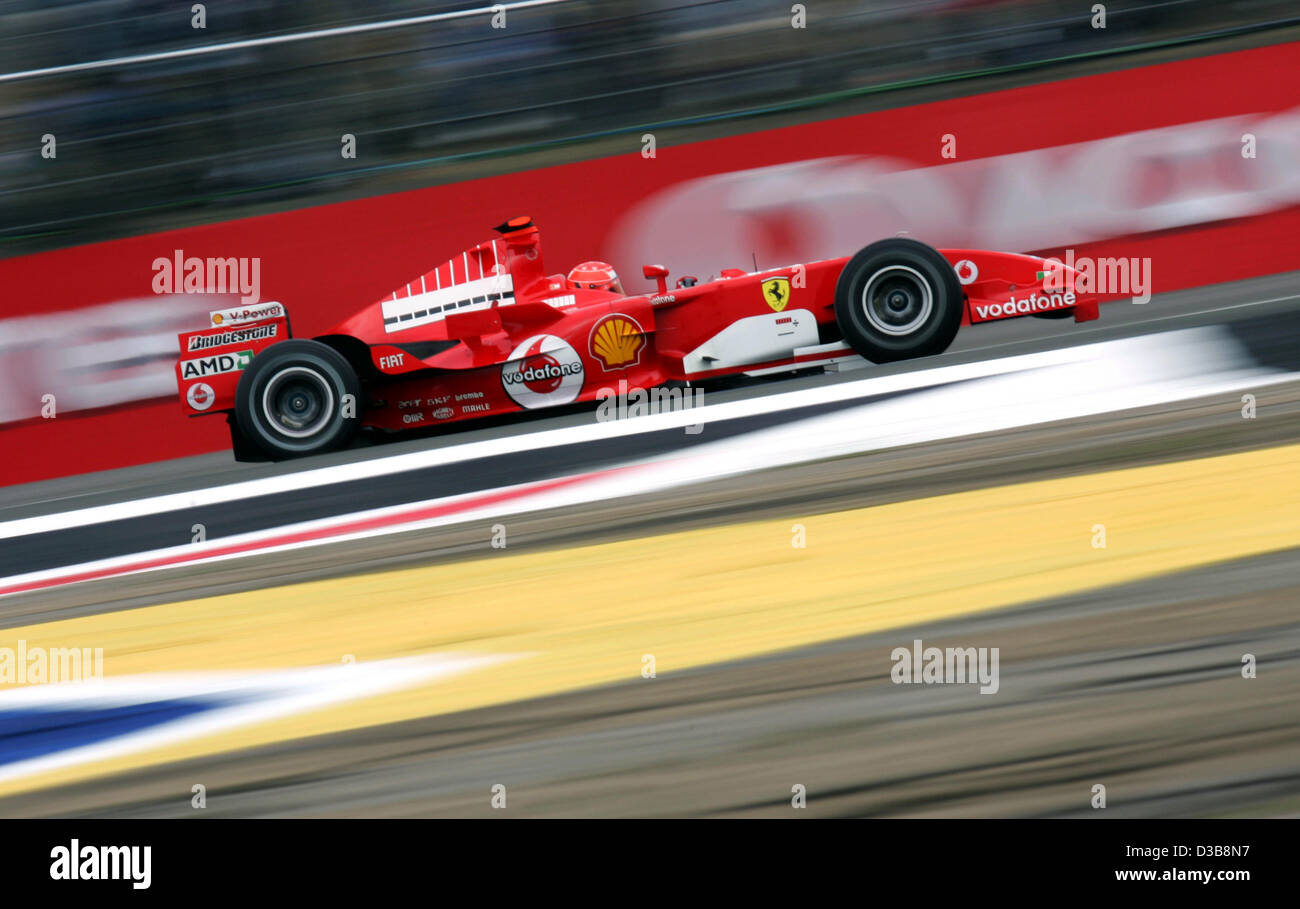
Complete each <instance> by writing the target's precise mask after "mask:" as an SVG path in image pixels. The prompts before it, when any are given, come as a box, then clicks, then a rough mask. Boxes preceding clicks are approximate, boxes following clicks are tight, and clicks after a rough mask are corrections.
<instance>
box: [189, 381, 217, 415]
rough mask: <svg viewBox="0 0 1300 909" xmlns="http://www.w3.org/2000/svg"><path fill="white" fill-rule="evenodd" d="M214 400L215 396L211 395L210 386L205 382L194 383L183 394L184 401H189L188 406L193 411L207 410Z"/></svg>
mask: <svg viewBox="0 0 1300 909" xmlns="http://www.w3.org/2000/svg"><path fill="white" fill-rule="evenodd" d="M216 399H217V396H216V395H215V394H213V393H212V386H211V385H209V384H208V383H207V382H195V383H194V384H193V385H191V386H190V387H189V390H188V391H186V392H185V400H187V401H189V402H190V406H191V407H193V408H194V409H195V410H207V409H208V408H209V407H211V406H212V402H213V401H215V400H216Z"/></svg>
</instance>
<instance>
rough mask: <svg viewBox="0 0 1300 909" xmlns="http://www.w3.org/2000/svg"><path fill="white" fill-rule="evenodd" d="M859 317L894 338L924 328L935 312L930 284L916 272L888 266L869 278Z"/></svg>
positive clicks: (863, 293) (902, 267)
mask: <svg viewBox="0 0 1300 909" xmlns="http://www.w3.org/2000/svg"><path fill="white" fill-rule="evenodd" d="M861 305H862V314H863V315H864V316H866V318H867V321H868V322H869V323H870V324H871V327H872V328H874V329H875V330H876V331H879V332H882V333H884V334H887V335H893V336H895V337H898V336H902V335H909V334H911V333H912V332H914V331H916V330H917V328H919V327H920V326H922V325H924V324H925V322H926V320H928V319H929V318H930V313H932V312H933V311H934V294H933V293H931V291H930V282H929V281H927V280H926V279H925V277H924V276H923V275H922V274H921V273H920V272H919V271H917V270H916V269H914V268H909V267H908V266H906V265H890V266H889V267H888V268H882V269H880V271H878V272H876V273H875V274H874V275H872V276H871V280H869V281H868V282H867V286H866V287H865V288H863V291H862V301H861Z"/></svg>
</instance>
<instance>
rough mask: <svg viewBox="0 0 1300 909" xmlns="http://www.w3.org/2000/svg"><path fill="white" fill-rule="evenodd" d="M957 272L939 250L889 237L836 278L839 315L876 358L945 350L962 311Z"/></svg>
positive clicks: (846, 331)
mask: <svg viewBox="0 0 1300 909" xmlns="http://www.w3.org/2000/svg"><path fill="white" fill-rule="evenodd" d="M962 300H963V296H962V290H961V283H960V282H959V281H958V280H957V272H956V271H954V270H953V267H952V265H951V264H950V263H949V262H948V260H947V259H945V258H944V257H943V256H942V255H941V254H940V253H939V251H938V250H936V249H934V248H933V247H931V246H927V245H925V244H924V243H919V242H917V241H916V240H908V239H905V238H901V237H900V238H891V239H889V240H880V241H878V242H876V243H872V244H871V245H870V246H868V247H866V248H865V249H862V250H859V251H858V253H857V254H856V255H854V256H853V258H851V259H849V261H848V262H847V263H846V264H845V266H844V270H843V271H841V272H840V278H839V281H838V282H836V284H835V321H836V323H837V324H838V325H839V327H840V332H841V333H842V334H843V335H844V340H845V341H847V342H848V344H849V346H850V347H852V348H853V349H854V350H855V351H857V352H858V353H859V354H861V355H862V356H863V357H865V358H866V359H868V360H870V361H871V362H873V363H891V362H893V361H895V360H910V359H913V358H915V357H928V356H933V355H935V354H940V353H943V352H944V351H945V350H947V349H948V345H950V344H951V343H952V339H953V338H954V337H956V335H957V329H958V328H959V327H960V326H961V315H962Z"/></svg>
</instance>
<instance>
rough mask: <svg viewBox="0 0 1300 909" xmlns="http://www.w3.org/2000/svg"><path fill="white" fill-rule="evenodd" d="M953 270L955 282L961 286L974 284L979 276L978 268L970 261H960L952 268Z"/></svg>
mask: <svg viewBox="0 0 1300 909" xmlns="http://www.w3.org/2000/svg"><path fill="white" fill-rule="evenodd" d="M953 270H954V271H956V272H957V280H958V281H960V282H961V283H962V284H974V283H975V281H976V279H977V278H979V276H980V270H979V267H978V266H976V264H975V263H974V262H972V261H971V260H970V259H962V260H961V261H960V262H958V263H957V264H956V265H954V266H953Z"/></svg>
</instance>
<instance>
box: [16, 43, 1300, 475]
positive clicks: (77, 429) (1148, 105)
mask: <svg viewBox="0 0 1300 909" xmlns="http://www.w3.org/2000/svg"><path fill="white" fill-rule="evenodd" d="M1298 63H1300V45H1297V44H1284V45H1277V46H1274V47H1267V48H1261V49H1257V50H1250V51H1242V52H1237V53H1232V54H1224V55H1218V56H1212V57H1203V58H1199V59H1193V60H1187V61H1180V62H1175V63H1168V64H1161V65H1158V66H1151V67H1143V68H1139V69H1133V70H1124V71H1119V72H1114V73H1108V74H1103V75H1096V76H1088V77H1084V78H1079V79H1072V80H1065V81H1061V82H1053V83H1046V84H1042V85H1035V86H1029V87H1024V88H1018V89H1012V90H1008V91H1001V92H996V93H990V94H984V95H977V96H972V97H967V98H961V99H956V100H952V101H942V102H937V103H933V104H925V105H920V106H916V107H908V108H900V109H896V110H888V111H882V112H877V113H871V114H864V115H861V116H855V117H848V118H842V119H837V120H828V121H823V122H818V123H811V124H806V125H801V126H793V127H788V128H783V129H776V130H768V131H763V132H755V133H749V134H745V135H742V136H736V137H732V138H726V139H718V140H712V141H707V142H698V143H692V144H688V145H682V146H677V147H660V148H659V149H658V152H657V156H656V157H655V158H653V159H646V158H644V157H642V155H641V154H640V148H641V144H640V140H639V137H629V144H630V145H631V146H633V148H634V149H635V150H634V151H632V152H631V153H629V154H627V155H623V156H618V157H611V158H603V159H598V160H593V161H583V162H578V163H574V164H568V165H563V166H558V167H551V168H546V169H543V170H536V171H530V172H525V173H518V174H509V175H504V176H499V177H493V178H489V179H483V180H476V181H471V182H465V183H458V184H452V185H447V186H440V187H433V188H430V189H424V190H416V191H411V192H405V193H398V194H393V195H387V196H379V197H374V198H369V199H364V200H360V201H355V202H348V203H342V204H336V205H328V206H318V207H313V208H306V209H300V210H297V211H291V212H285V213H280V214H274V215H267V216H262V217H257V218H249V219H243V220H240V221H232V222H225V223H220V224H213V225H208V226H204V227H197V228H192V229H186V230H178V231H170V232H165V233H159V234H152V235H148V236H142V237H133V238H129V239H124V240H119V241H113V242H108V243H101V244H95V245H90V246H82V247H74V248H70V249H64V250H58V251H55V252H50V253H44V254H40V255H34V256H27V257H20V258H14V259H8V260H4V261H0V292H2V293H3V298H2V307H3V308H2V310H0V317H2V318H6V319H8V318H10V317H13V316H18V315H36V314H48V313H52V312H56V311H64V310H74V309H77V308H79V307H86V306H92V305H96V304H102V303H107V302H110V301H114V300H122V299H128V298H140V297H147V296H149V295H150V294H151V282H152V280H153V277H154V273H153V271H152V263H153V261H154V259H155V258H157V257H159V256H164V257H170V256H171V255H172V253H173V250H176V249H182V250H184V252H185V254H186V255H187V256H199V257H207V256H221V257H260V259H261V280H262V299H264V300H279V301H282V302H284V303H286V304H287V305H288V307H289V310H290V313H291V315H292V318H293V328H294V333H295V335H298V336H308V335H311V334H313V333H317V332H319V331H321V330H323V329H324V328H325V327H327V326H328V325H330V324H332V323H333V322H335V321H337V320H338V319H339V318H340V317H342V316H344V315H346V314H347V313H349V312H350V311H352V310H353V309H355V308H356V307H358V306H360V305H363V304H365V303H367V302H369V301H371V300H373V299H376V298H377V297H379V296H380V295H382V294H383V293H385V292H386V291H388V290H390V289H391V288H392V286H395V285H397V284H399V283H401V282H403V281H405V280H406V279H407V278H409V277H410V276H412V275H418V274H419V273H421V272H422V271H424V270H426V269H428V268H429V267H431V266H432V265H434V264H436V263H437V262H438V261H441V260H442V259H444V258H446V257H447V256H448V255H450V254H452V253H454V252H457V251H459V250H460V249H462V248H464V247H466V246H468V245H470V244H472V243H474V242H477V241H479V240H481V239H484V238H485V237H486V236H487V235H489V233H490V231H489V228H490V226H491V225H492V224H496V223H499V222H500V221H501V220H503V219H505V218H507V217H509V216H512V215H515V214H529V215H532V216H533V218H534V219H536V220H537V222H538V223H539V224H540V225H541V226H542V230H543V236H544V240H545V254H546V259H547V263H548V266H549V267H550V269H551V270H552V271H561V270H567V268H568V267H569V265H571V264H573V263H575V262H577V261H580V260H582V259H586V258H593V257H601V256H605V257H612V256H613V251H614V250H615V248H616V245H617V244H616V243H615V240H614V238H613V233H614V231H615V228H616V226H617V224H618V222H619V219H620V217H621V216H623V215H624V213H626V212H627V210H628V209H629V208H631V207H632V206H634V205H636V204H637V203H638V202H640V201H642V200H645V199H646V198H647V197H650V196H652V195H653V194H655V193H656V192H659V191H662V190H663V189H664V188H665V187H669V186H672V185H674V184H679V183H682V182H683V181H687V180H693V179H697V178H700V177H704V176H708V175H713V174H721V173H726V172H731V171H737V170H743V169H747V168H759V167H768V166H771V165H776V164H783V163H787V162H795V161H800V160H803V159H808V158H826V157H829V156H834V155H846V156H864V155H883V156H889V157H891V158H893V159H903V160H904V161H905V162H910V166H913V167H930V166H939V165H945V166H947V165H950V164H951V163H952V162H949V161H947V160H946V159H944V158H942V157H941V156H940V150H941V141H940V137H941V136H942V135H944V134H953V135H955V136H957V137H958V141H959V146H958V148H959V152H960V157H959V160H961V161H968V160H972V159H977V158H985V157H989V156H997V155H1007V154H1010V153H1015V152H1022V151H1027V150H1031V149H1036V148H1044V147H1048V146H1058V145H1066V144H1069V143H1079V142H1088V141H1090V140H1096V139H1101V138H1104V137H1107V136H1115V135H1119V134H1122V133H1130V132H1137V131H1142V130H1149V129H1153V128H1157V127H1165V126H1173V125H1176V124H1183V123H1189V122H1193V121H1202V120H1211V119H1215V118H1222V117H1230V116H1234V115H1254V114H1267V113H1270V112H1278V111H1287V110H1290V109H1291V108H1294V107H1296V106H1297V105H1298V104H1300V75H1297V74H1298V73H1300V66H1297V64H1298ZM1292 148H1294V146H1292ZM362 151H363V155H364V149H363V150H362ZM1260 153H1261V154H1264V153H1265V150H1261V152H1260ZM1292 166H1293V167H1294V166H1295V165H1294V163H1293V165H1292ZM1297 237H1300V206H1296V205H1294V204H1291V205H1288V206H1285V207H1281V208H1278V209H1277V210H1274V211H1268V212H1264V213H1259V214H1254V215H1252V216H1250V217H1244V218H1232V219H1227V220H1220V221H1214V222H1212V223H1205V224H1201V225H1196V226H1191V227H1186V228H1180V229H1177V230H1166V231H1158V232H1154V233H1145V234H1142V235H1139V236H1129V237H1125V238H1117V239H1112V240H1106V241H1100V242H1091V243H1080V244H1078V245H1077V246H1076V250H1077V252H1078V254H1080V255H1099V254H1100V255H1104V254H1107V252H1106V251H1107V250H1111V249H1116V248H1120V247H1122V254H1123V255H1125V256H1151V257H1152V258H1153V260H1154V261H1155V262H1156V263H1157V269H1158V271H1159V273H1160V282H1159V284H1158V286H1157V288H1156V289H1157V290H1158V291H1167V290H1173V289H1177V288H1179V287H1186V286H1194V285H1200V284H1207V283H1215V282H1220V281H1229V280H1235V279H1239V278H1243V277H1248V276H1253V275H1258V274H1267V273H1273V272H1278V271H1285V270H1289V269H1294V268H1297V267H1300V254H1297V251H1296V249H1297V240H1296V238H1297ZM873 239H877V237H863V238H861V243H860V244H858V245H864V244H865V243H867V242H869V241H871V240H873ZM922 239H925V238H924V237H922ZM1016 251H1028V250H1016ZM1043 251H1046V250H1043ZM1052 251H1056V249H1055V248H1053V249H1052ZM1111 254H1117V253H1111ZM641 264H642V263H640V262H625V261H617V260H615V265H616V266H618V268H619V269H620V271H622V272H623V273H624V275H625V276H635V278H634V279H633V280H629V281H627V283H628V284H629V285H631V286H632V287H633V288H637V287H640V286H641V285H642V283H643V282H642V281H641V280H640V277H639V269H640V265H641ZM666 264H669V265H670V266H671V265H672V263H671V262H669V263H666ZM737 264H739V265H747V264H748V263H745V262H739V263H737V262H719V263H718V265H719V266H720V267H725V266H728V265H737ZM675 271H676V270H675ZM159 305H160V306H161V305H165V300H163V299H162V298H159ZM213 308H216V307H215V306H214V307H213ZM1104 316H1105V314H1104V311H1103V318H1104ZM226 445H227V436H226V431H225V426H224V422H223V421H221V420H220V419H212V418H207V419H195V420H189V419H186V418H185V417H183V416H182V415H181V412H180V409H179V407H178V406H177V405H176V403H175V402H174V400H162V401H152V402H145V403H140V404H134V405H124V406H120V407H115V408H108V409H101V410H92V411H76V412H73V413H67V414H62V413H61V414H59V415H58V416H57V417H56V418H55V419H49V420H45V419H34V420H26V421H24V422H21V423H11V424H8V426H7V427H6V428H2V429H0V452H3V463H4V470H3V474H2V475H0V483H3V484H11V483H20V482H27V481H32V480H38V479H43V478H49V477H55V476H60V475H66V474H71V473H84V472H89V471H96V470H104V469H108V468H114V467H122V466H128V465H132V464H139V463H145V462H150V461H157V460H163V459H167V458H173V457H179V456H184V455H192V454H198V453H202V452H207V451H213V450H218V449H222V448H224V447H225V446H226Z"/></svg>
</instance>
